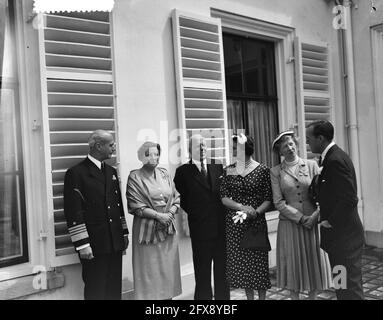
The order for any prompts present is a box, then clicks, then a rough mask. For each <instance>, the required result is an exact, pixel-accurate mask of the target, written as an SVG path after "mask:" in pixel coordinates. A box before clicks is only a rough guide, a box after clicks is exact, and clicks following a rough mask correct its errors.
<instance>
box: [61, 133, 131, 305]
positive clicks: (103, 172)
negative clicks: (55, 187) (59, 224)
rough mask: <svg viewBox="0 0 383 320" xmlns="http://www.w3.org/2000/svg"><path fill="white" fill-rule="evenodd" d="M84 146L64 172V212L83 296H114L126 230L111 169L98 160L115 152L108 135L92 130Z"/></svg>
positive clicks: (118, 296)
mask: <svg viewBox="0 0 383 320" xmlns="http://www.w3.org/2000/svg"><path fill="white" fill-rule="evenodd" d="M89 148H90V151H89V154H88V156H87V157H86V159H84V160H83V161H82V162H81V163H79V164H77V165H75V166H74V167H72V168H70V169H69V170H68V171H67V172H66V175H65V182H64V212H65V217H66V220H67V225H68V229H69V234H70V236H71V239H72V242H73V244H74V247H75V249H76V251H77V252H78V254H79V256H80V261H81V264H82V278H83V280H84V284H85V287H84V298H85V300H109V299H113V300H120V299H121V289H122V288H121V286H122V285H121V283H122V255H123V252H124V250H126V248H127V246H128V243H129V240H128V234H129V231H128V228H127V224H126V220H125V215H124V209H123V206H122V199H121V191H120V185H119V179H118V175H117V171H116V169H114V168H113V167H111V166H109V165H107V164H106V163H104V160H106V159H110V158H111V157H112V154H113V153H114V152H115V142H114V139H113V136H112V135H111V134H110V133H108V132H107V131H103V130H97V131H95V132H93V133H92V135H91V136H90V138H89Z"/></svg>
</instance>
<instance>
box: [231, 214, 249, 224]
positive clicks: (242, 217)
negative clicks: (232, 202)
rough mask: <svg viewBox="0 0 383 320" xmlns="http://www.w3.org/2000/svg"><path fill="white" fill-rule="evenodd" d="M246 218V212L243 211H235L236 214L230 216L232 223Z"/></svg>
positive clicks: (240, 221) (241, 221)
mask: <svg viewBox="0 0 383 320" xmlns="http://www.w3.org/2000/svg"><path fill="white" fill-rule="evenodd" d="M246 218H247V213H245V212H243V211H237V212H236V215H235V216H234V217H233V218H232V219H233V221H234V223H237V222H239V223H243V221H244V220H246Z"/></svg>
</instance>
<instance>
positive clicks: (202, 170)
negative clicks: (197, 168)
mask: <svg viewBox="0 0 383 320" xmlns="http://www.w3.org/2000/svg"><path fill="white" fill-rule="evenodd" d="M201 173H202V174H203V176H204V177H205V178H207V171H206V167H205V164H204V162H203V160H201Z"/></svg>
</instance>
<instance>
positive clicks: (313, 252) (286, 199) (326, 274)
mask: <svg viewBox="0 0 383 320" xmlns="http://www.w3.org/2000/svg"><path fill="white" fill-rule="evenodd" d="M273 150H274V151H275V152H276V153H278V155H280V156H282V157H283V158H284V160H283V161H282V163H281V164H280V165H277V166H275V167H273V168H272V169H271V171H270V177H271V186H272V190H273V201H274V205H275V207H276V209H277V210H278V211H279V224H278V232H277V287H279V288H283V289H287V290H290V292H291V298H292V299H294V300H296V299H299V293H302V292H304V291H307V292H308V293H309V299H316V297H317V294H318V292H319V291H322V290H326V289H327V288H329V286H330V284H331V269H330V264H329V260H328V256H327V254H326V253H325V252H324V251H323V250H322V249H321V248H320V246H319V229H318V225H317V221H318V215H319V208H317V207H316V206H315V205H314V204H313V203H312V202H311V201H310V199H309V195H308V188H309V186H310V183H311V180H312V178H313V177H314V175H316V174H318V173H319V167H318V165H317V163H316V162H315V161H313V160H306V159H302V158H300V157H299V156H298V155H297V140H296V138H295V135H294V132H293V131H285V132H282V133H281V134H279V135H278V136H277V138H276V139H275V140H274V142H273Z"/></svg>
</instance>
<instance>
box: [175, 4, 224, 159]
mask: <svg viewBox="0 0 383 320" xmlns="http://www.w3.org/2000/svg"><path fill="white" fill-rule="evenodd" d="M173 41H174V59H175V68H176V70H175V71H176V78H177V98H178V118H179V125H180V129H181V132H182V133H181V146H182V149H181V152H182V161H183V162H185V161H186V159H187V155H188V149H187V146H188V138H189V137H190V136H191V135H192V134H194V133H201V134H202V135H203V136H205V137H206V142H207V144H208V157H210V158H212V159H218V160H220V161H222V162H223V163H226V162H227V161H228V151H229V147H228V139H227V135H228V130H227V129H228V128H227V110H226V93H225V77H224V62H223V46H222V31H221V23H220V19H216V18H209V17H199V16H195V15H192V14H189V13H183V12H179V11H178V10H174V12H173Z"/></svg>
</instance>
